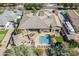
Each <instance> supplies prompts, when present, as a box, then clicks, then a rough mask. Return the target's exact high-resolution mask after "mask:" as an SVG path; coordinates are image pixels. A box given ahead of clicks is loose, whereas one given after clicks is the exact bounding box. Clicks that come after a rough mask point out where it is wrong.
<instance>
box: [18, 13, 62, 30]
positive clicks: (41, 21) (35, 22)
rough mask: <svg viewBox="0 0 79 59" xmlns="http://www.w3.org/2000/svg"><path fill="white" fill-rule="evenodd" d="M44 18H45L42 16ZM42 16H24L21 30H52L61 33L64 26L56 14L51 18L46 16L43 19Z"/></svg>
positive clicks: (20, 26)
mask: <svg viewBox="0 0 79 59" xmlns="http://www.w3.org/2000/svg"><path fill="white" fill-rule="evenodd" d="M41 17H43V16H41ZM41 17H40V16H26V15H23V18H22V21H21V22H20V25H19V29H26V30H39V31H43V30H47V31H49V29H52V31H54V30H58V31H60V29H61V28H62V25H61V23H60V21H59V19H58V17H57V15H56V14H51V15H50V16H48V15H45V16H44V17H43V18H41Z"/></svg>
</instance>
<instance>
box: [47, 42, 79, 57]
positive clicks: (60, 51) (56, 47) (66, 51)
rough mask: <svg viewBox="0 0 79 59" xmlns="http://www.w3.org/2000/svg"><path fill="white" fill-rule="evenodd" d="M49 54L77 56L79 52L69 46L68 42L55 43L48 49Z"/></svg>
mask: <svg viewBox="0 0 79 59" xmlns="http://www.w3.org/2000/svg"><path fill="white" fill-rule="evenodd" d="M47 54H48V55H49V56H73V55H74V56H75V55H76V56H77V55H79V52H77V51H75V50H74V49H72V48H69V46H68V43H66V42H64V43H62V44H61V43H56V44H53V46H52V47H51V48H50V49H48V50H47Z"/></svg>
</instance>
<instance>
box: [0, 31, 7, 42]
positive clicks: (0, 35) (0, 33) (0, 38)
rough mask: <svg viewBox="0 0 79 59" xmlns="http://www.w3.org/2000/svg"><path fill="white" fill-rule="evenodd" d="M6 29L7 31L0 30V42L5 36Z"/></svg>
mask: <svg viewBox="0 0 79 59" xmlns="http://www.w3.org/2000/svg"><path fill="white" fill-rule="evenodd" d="M7 31H8V30H3V31H0V43H1V42H2V40H3V38H4V37H5V35H6V33H7Z"/></svg>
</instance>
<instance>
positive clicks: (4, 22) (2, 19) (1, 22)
mask: <svg viewBox="0 0 79 59" xmlns="http://www.w3.org/2000/svg"><path fill="white" fill-rule="evenodd" d="M21 16H22V15H20V13H19V12H17V13H16V14H15V13H14V12H13V11H7V10H5V11H4V13H3V14H1V15H0V29H4V28H6V29H7V28H8V29H10V28H11V29H12V28H15V26H16V25H15V24H16V22H17V19H19V18H21Z"/></svg>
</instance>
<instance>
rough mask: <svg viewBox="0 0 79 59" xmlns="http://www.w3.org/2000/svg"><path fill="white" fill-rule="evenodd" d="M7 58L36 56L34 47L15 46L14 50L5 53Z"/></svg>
mask: <svg viewBox="0 0 79 59" xmlns="http://www.w3.org/2000/svg"><path fill="white" fill-rule="evenodd" d="M4 55H5V56H34V55H36V53H35V49H34V48H33V47H30V46H29V47H28V46H26V45H20V46H16V47H15V46H14V47H12V49H8V50H6V51H5V53H4Z"/></svg>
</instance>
